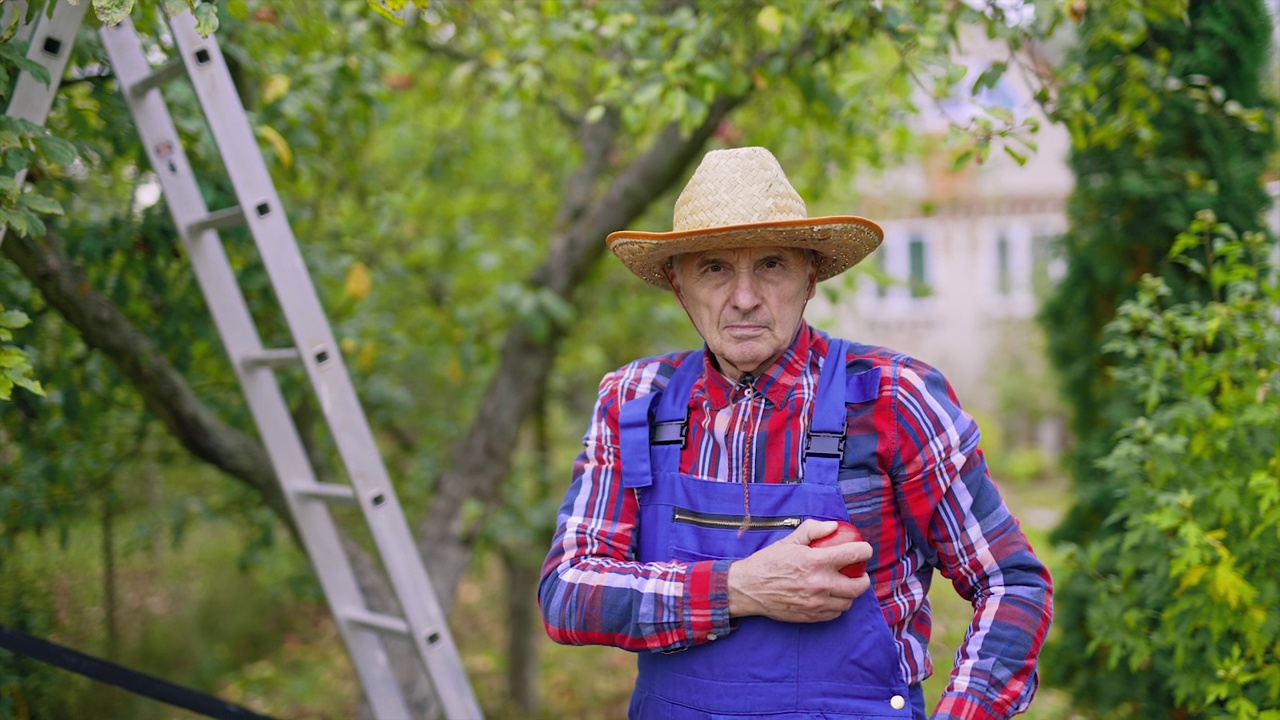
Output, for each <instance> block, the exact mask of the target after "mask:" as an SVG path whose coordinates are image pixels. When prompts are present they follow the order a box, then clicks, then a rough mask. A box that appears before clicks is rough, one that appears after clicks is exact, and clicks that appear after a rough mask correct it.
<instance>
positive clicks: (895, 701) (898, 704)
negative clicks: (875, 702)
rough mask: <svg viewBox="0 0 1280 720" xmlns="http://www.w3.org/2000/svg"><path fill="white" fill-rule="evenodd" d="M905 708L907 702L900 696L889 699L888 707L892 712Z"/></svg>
mask: <svg viewBox="0 0 1280 720" xmlns="http://www.w3.org/2000/svg"><path fill="white" fill-rule="evenodd" d="M906 706H907V701H906V700H905V699H903V697H902V696H901V695H894V696H893V697H891V698H889V707H891V708H893V709H894V710H901V709H902V708H904V707H906Z"/></svg>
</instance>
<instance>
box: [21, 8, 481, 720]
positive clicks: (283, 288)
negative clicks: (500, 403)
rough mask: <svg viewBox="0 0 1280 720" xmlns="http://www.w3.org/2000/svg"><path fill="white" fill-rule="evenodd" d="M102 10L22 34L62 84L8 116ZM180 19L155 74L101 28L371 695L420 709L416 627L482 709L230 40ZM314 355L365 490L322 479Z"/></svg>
mask: <svg viewBox="0 0 1280 720" xmlns="http://www.w3.org/2000/svg"><path fill="white" fill-rule="evenodd" d="M88 5H89V2H88V1H87V0H80V2H79V4H78V5H71V4H70V3H68V2H67V1H66V0H58V2H57V3H56V5H55V7H54V9H53V14H52V17H49V18H46V17H45V16H44V15H43V14H41V15H40V17H39V18H38V19H37V20H36V22H35V23H34V25H35V27H34V29H32V28H24V29H23V30H22V31H21V32H22V33H23V34H24V35H26V34H28V33H29V37H30V38H31V46H30V50H29V52H28V58H29V59H31V60H34V61H35V62H38V63H40V64H41V65H44V66H45V67H46V68H48V69H49V73H50V76H51V81H50V83H49V84H48V85H45V84H43V83H41V82H39V81H38V80H36V79H34V78H33V77H31V76H30V74H29V73H25V72H24V73H22V75H21V76H20V77H19V80H18V84H17V86H16V87H15V91H14V94H13V99H12V102H11V103H10V108H9V110H8V112H9V113H10V114H11V115H13V116H18V117H23V118H25V119H27V120H30V121H32V122H35V123H37V124H43V123H44V121H45V119H46V117H47V114H48V112H49V109H50V107H51V105H52V101H53V97H54V95H55V94H56V92H57V90H58V86H59V84H60V82H61V79H62V75H63V72H64V70H65V67H66V63H67V57H68V56H69V55H70V53H71V47H72V45H73V43H74V41H75V37H76V32H77V30H78V29H79V28H80V25H81V24H82V22H83V20H84V13H85V9H86V8H87V6H88ZM10 7H12V4H10ZM18 11H21V4H19V10H18ZM169 27H170V30H171V31H172V33H173V38H174V43H175V46H176V52H177V54H176V56H175V57H173V58H170V59H169V61H168V62H167V63H165V64H163V65H161V66H160V67H159V68H152V66H151V64H150V63H149V62H148V61H147V59H146V56H145V54H144V48H143V45H142V42H141V39H140V38H139V37H138V34H137V32H136V31H135V29H134V27H133V24H132V23H131V22H130V21H129V20H128V19H126V20H125V21H124V22H121V23H120V24H119V25H116V26H114V27H104V28H102V30H101V31H100V34H101V37H102V42H103V44H104V46H105V47H106V50H107V53H108V55H109V57H110V60H111V67H112V69H113V71H114V73H115V76H116V80H117V82H118V84H119V86H120V90H121V92H122V93H123V94H124V98H125V101H126V103H127V104H128V107H129V110H130V112H131V113H132V115H133V119H134V124H135V125H136V126H137V130H138V134H139V135H140V137H141V139H142V142H143V145H144V146H145V147H146V149H147V155H148V158H149V159H150V161H151V165H152V168H153V169H154V171H155V173H156V176H157V179H158V181H159V183H160V186H161V188H162V190H163V193H164V197H165V200H166V202H167V204H168V207H169V210H170V213H171V214H172V216H173V221H174V225H175V226H176V227H177V229H178V233H179V235H180V236H181V239H182V243H183V246H184V247H185V249H186V251H187V252H188V254H189V255H190V257H191V263H192V266H193V269H194V272H195V276H196V280H197V282H198V284H199V286H200V289H201V292H202V293H203V294H204V298H205V301H206V303H207V304H208V307H209V310H210V312H211V313H212V315H213V319H214V322H215V324H216V326H217V328H218V333H219V335H221V338H222V342H223V345H224V347H225V348H226V350H227V354H228V355H229V356H230V360H231V364H232V366H233V368H234V370H235V373H236V377H237V378H238V380H239V382H240V386H241V389H242V391H243V392H244V395H245V398H246V400H247V403H248V406H249V409H250V412H251V413H252V415H253V419H254V421H255V423H256V425H257V426H258V430H259V433H260V435H261V437H262V440H263V443H264V445H265V447H266V449H267V452H268V454H269V456H270V459H271V463H272V466H273V468H274V469H275V472H276V476H277V477H278V478H279V480H280V482H281V484H282V489H283V491H284V495H285V497H286V498H287V500H288V505H289V510H290V512H291V513H292V514H293V518H294V521H295V523H296V525H297V529H298V533H299V535H300V536H301V539H302V542H303V545H304V546H305V548H306V551H307V554H308V555H309V557H310V560H311V565H312V567H313V568H314V569H315V572H316V575H317V576H318V577H319V579H320V584H321V586H322V588H323V590H324V594H325V597H326V598H327V600H328V603H329V607H330V610H331V611H332V613H333V616H334V618H335V620H336V622H337V626H338V628H339V630H340V632H341V635H342V637H343V640H344V641H345V643H346V646H347V649H348V651H349V652H350V654H351V659H352V661H353V664H354V665H355V668H356V671H357V673H358V674H359V677H360V681H361V684H362V685H363V687H364V692H365V696H366V698H367V700H368V702H369V705H370V707H371V709H372V710H373V713H374V715H375V716H376V717H377V718H380V719H382V720H401V719H402V718H408V717H410V710H409V705H408V702H407V701H406V698H405V697H404V696H403V693H402V691H401V688H400V685H399V683H398V682H397V680H396V676H395V672H394V669H393V668H392V667H391V666H390V661H389V658H388V655H387V653H386V651H385V648H384V645H383V638H382V635H383V634H391V635H401V636H405V637H407V638H408V639H409V640H410V641H411V642H412V643H413V645H414V647H415V648H416V650H417V654H418V655H419V657H420V658H421V660H422V665H421V669H422V670H423V671H424V672H425V673H426V675H427V679H428V680H429V681H430V682H431V685H432V687H433V688H434V690H435V693H436V697H437V699H438V700H439V702H440V706H441V709H442V710H443V711H444V714H445V715H446V717H448V718H452V719H455V720H470V719H472V718H480V717H481V716H482V713H481V711H480V706H479V704H478V703H477V701H476V698H475V695H474V693H473V692H472V689H471V685H470V682H469V681H468V679H467V675H466V671H465V669H464V667H463V665H462V660H461V658H460V656H459V655H458V651H457V647H456V646H455V645H454V642H453V639H452V636H451V635H450V632H449V628H448V624H447V619H446V617H445V615H444V612H443V610H442V608H441V607H440V603H439V601H438V600H437V598H436V596H435V593H434V591H433V590H432V586H431V583H430V581H429V579H428V577H427V572H426V568H425V567H424V566H423V564H422V558H421V556H420V555H419V554H418V551H417V548H416V546H415V545H414V540H413V536H412V534H411V533H410V531H409V525H408V523H407V522H406V521H405V517H404V513H403V511H402V510H401V507H400V503H399V501H398V500H397V498H396V494H395V490H394V488H393V486H392V484H391V480H390V478H389V477H388V475H387V470H386V467H385V465H384V464H383V461H382V457H381V455H380V454H379V452H378V450H377V446H376V445H375V443H374V438H373V434H372V432H371V431H370V429H369V424H368V421H367V420H366V418H365V415H364V411H363V410H362V408H361V406H360V401H359V399H358V398H357V397H356V393H355V389H354V387H353V386H352V384H351V378H350V376H349V375H348V374H347V370H346V367H345V365H344V363H343V360H342V353H341V352H340V351H339V348H338V345H337V343H336V342H335V341H334V337H333V333H332V331H331V329H330V327H329V323H328V320H327V318H326V317H325V314H324V311H323V309H322V308H321V305H320V301H319V299H318V298H317V296H316V292H315V287H314V285H313V284H312V281H311V277H310V275H309V274H308V272H307V268H306V265H305V264H304V263H303V259H302V255H301V253H300V252H299V250H298V244H297V241H296V239H295V238H294V235H293V230H292V229H291V228H290V226H289V221H288V219H287V218H286V217H285V213H284V208H283V207H282V206H281V203H280V197H279V195H278V194H277V192H276V189H275V186H274V184H273V183H272V181H271V176H270V175H269V174H268V172H267V167H266V163H265V162H264V161H263V158H262V153H261V151H260V150H259V148H258V143H257V140H256V139H255V137H254V135H253V132H252V130H251V129H250V127H249V122H248V118H247V116H246V115H245V110H244V106H243V105H242V103H241V101H240V96H239V94H238V93H237V91H236V88H235V85H234V84H233V82H232V79H231V75H230V73H229V72H228V70H227V65H226V62H225V61H224V59H223V56H222V51H221V49H220V48H219V46H218V43H217V40H216V39H215V38H214V37H212V36H210V37H207V38H205V37H201V36H200V34H199V33H197V32H196V21H195V18H194V17H193V16H192V14H191V13H190V12H189V11H188V12H185V13H183V14H181V15H177V16H174V17H172V18H169ZM183 75H186V76H187V77H188V79H189V80H190V82H191V85H192V86H193V87H194V88H195V92H196V95H197V97H198V99H199V101H200V105H201V108H202V110H203V113H204V115H205V119H206V120H207V122H208V124H209V127H210V129H211V131H212V133H213V136H214V139H215V141H216V143H217V146H218V151H219V154H220V155H221V157H222V161H223V163H224V165H225V167H226V170H227V174H228V176H229V177H230V180H231V183H232V185H233V188H234V192H235V196H236V198H237V201H238V203H239V204H238V205H237V206H235V207H229V208H222V209H217V210H214V211H212V212H211V211H210V210H209V209H208V208H207V207H206V205H205V202H204V200H203V198H202V196H201V194H200V192H199V189H198V187H197V184H196V178H195V176H194V175H193V173H192V169H191V166H190V164H189V163H188V160H187V156H186V153H185V152H184V150H183V148H182V144H181V142H180V141H179V138H178V134H177V131H176V130H175V128H174V124H173V119H172V116H171V115H170V113H169V110H168V107H167V105H166V104H165V101H164V98H163V96H162V95H161V92H160V90H161V88H162V87H163V86H164V85H165V84H167V83H169V82H171V81H174V80H176V79H177V78H179V77H181V76H183ZM19 182H21V179H19ZM237 225H246V226H247V227H248V229H249V231H250V233H251V235H252V236H253V240H254V243H255V245H256V246H257V249H258V253H259V255H260V256H261V259H262V262H263V265H264V266H265V268H266V270H267V274H268V276H269V278H270V284H271V287H272V290H273V292H274V293H275V296H276V298H277V299H278V300H279V303H280V306H281V309H282V311H283V315H284V318H285V322H286V324H287V325H288V327H289V330H290V332H291V334H292V337H293V342H294V347H291V348H264V347H263V345H262V341H261V339H260V338H259V335H258V331H257V328H256V326H255V325H254V323H253V320H252V317H251V316H250V314H249V309H248V306H247V304H246V301H245V298H244V295H243V293H242V291H241V290H240V286H239V284H238V282H237V280H236V277H235V274H234V272H233V270H232V268H231V265H230V263H229V262H228V260H227V256H226V253H225V251H224V249H223V246H222V243H221V240H220V238H219V236H218V230H219V229H220V228H227V227H232V226H237ZM0 239H3V235H0ZM298 364H301V365H302V367H303V368H304V369H305V371H306V374H307V377H308V379H309V380H310V383H311V386H312V389H313V390H314V392H315V395H316V398H317V399H318V401H319V404H320V407H321V410H322V412H323V415H324V418H325V420H326V422H327V423H328V427H329V430H330V432H331V434H332V437H333V440H334V442H335V444H336V446H337V449H338V453H339V455H340V456H341V459H342V463H343V467H344V469H345V470H346V475H347V477H348V478H349V479H350V484H341V483H324V482H319V481H317V479H316V474H315V470H314V468H313V467H312V465H311V463H310V461H309V459H308V456H307V453H306V449H305V447H304V445H303V443H302V440H301V438H300V436H299V433H298V430H297V427H296V426H295V425H294V422H293V419H292V417H291V415H290V413H289V409H288V406H287V405H286V403H285V400H284V396H283V394H282V393H281V390H280V386H279V383H278V382H277V380H276V376H275V370H276V369H277V368H280V367H283V366H289V365H298ZM330 503H355V504H358V505H359V507H360V510H361V511H362V514H363V517H364V519H365V522H366V523H367V525H368V529H369V532H370V535H371V536H372V538H373V541H374V545H375V546H376V548H377V553H378V555H379V556H380V558H381V560H382V565H383V567H384V568H385V570H386V572H387V575H388V577H389V578H390V581H391V585H392V586H393V588H394V592H395V596H396V599H397V601H398V603H399V606H400V608H401V612H402V615H403V616H402V617H398V616H392V615H386V614H382V613H375V612H373V611H371V610H370V609H369V608H368V606H367V603H366V600H365V597H364V595H363V593H362V591H361V590H360V588H359V586H358V585H357V582H356V578H355V573H354V570H353V568H352V566H351V564H350V561H349V559H348V558H347V556H346V554H345V553H344V551H343V549H342V545H341V541H340V535H339V532H338V529H337V526H336V525H335V523H334V520H333V517H332V515H331V513H330V509H329V504H330Z"/></svg>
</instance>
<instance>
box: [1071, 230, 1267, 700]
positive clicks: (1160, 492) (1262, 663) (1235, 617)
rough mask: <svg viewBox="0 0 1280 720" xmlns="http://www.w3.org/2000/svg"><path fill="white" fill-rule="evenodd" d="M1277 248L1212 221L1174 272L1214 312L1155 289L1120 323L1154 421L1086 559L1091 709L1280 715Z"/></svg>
mask: <svg viewBox="0 0 1280 720" xmlns="http://www.w3.org/2000/svg"><path fill="white" fill-rule="evenodd" d="M1266 251H1267V246H1266V244H1265V243H1264V241H1263V238H1262V236H1261V235H1259V234H1257V233H1245V234H1244V235H1243V237H1240V238H1237V236H1236V234H1235V232H1234V231H1233V230H1232V229H1231V228H1230V226H1228V225H1226V224H1224V223H1219V222H1217V221H1216V219H1215V217H1214V215H1213V213H1212V212H1210V211H1204V212H1202V213H1200V214H1199V215H1198V216H1197V218H1196V220H1195V221H1194V222H1193V223H1192V225H1191V229H1190V231H1189V232H1187V233H1184V234H1182V235H1180V236H1179V238H1178V241H1177V243H1176V245H1175V247H1174V250H1173V252H1172V258H1173V259H1174V260H1175V261H1178V262H1179V263H1180V264H1182V265H1184V266H1187V267H1190V268H1191V270H1192V272H1193V274H1194V275H1195V276H1196V277H1198V278H1200V279H1201V280H1203V281H1204V282H1205V283H1206V285H1207V286H1208V287H1209V288H1210V290H1211V295H1212V299H1210V300H1206V301H1190V302H1177V301H1176V300H1174V293H1173V290H1172V289H1171V288H1170V287H1169V285H1168V283H1166V282H1165V281H1164V280H1163V279H1161V278H1159V277H1155V276H1152V275H1146V276H1144V278H1143V279H1142V281H1141V283H1140V289H1139V291H1138V293H1137V295H1136V297H1135V298H1134V299H1132V300H1130V301H1127V302H1125V303H1124V304H1123V305H1122V306H1121V307H1120V309H1119V311H1118V313H1117V316H1116V319H1115V320H1114V321H1113V322H1111V323H1110V324H1109V325H1108V327H1107V335H1106V342H1105V345H1104V351H1105V352H1107V353H1108V354H1109V355H1110V356H1111V357H1112V358H1113V359H1114V360H1115V363H1116V366H1115V370H1114V375H1115V378H1116V381H1117V382H1119V383H1123V384H1125V385H1127V386H1129V387H1131V388H1133V389H1134V391H1135V394H1136V395H1137V396H1138V397H1139V398H1140V399H1141V411H1140V414H1139V415H1138V416H1136V417H1134V418H1132V419H1131V420H1129V421H1128V422H1126V423H1124V425H1123V426H1122V427H1121V429H1120V432H1119V433H1118V435H1117V439H1116V441H1115V445H1114V447H1113V448H1112V450H1111V452H1110V453H1108V454H1107V455H1106V456H1105V457H1104V458H1102V459H1101V460H1100V461H1099V463H1098V468H1099V470H1100V472H1101V473H1102V474H1103V475H1104V476H1105V477H1107V478H1108V481H1109V483H1110V485H1109V490H1108V495H1109V497H1110V498H1111V499H1112V511H1111V512H1110V514H1109V515H1108V516H1107V518H1106V527H1107V528H1109V529H1110V532H1108V533H1106V534H1105V535H1103V536H1101V537H1100V538H1099V539H1098V540H1097V541H1095V542H1093V543H1091V544H1089V545H1085V546H1081V547H1077V548H1076V549H1075V551H1074V552H1073V554H1072V555H1071V564H1072V566H1073V569H1074V572H1073V576H1072V577H1073V581H1074V582H1073V585H1074V587H1073V588H1072V592H1080V593H1082V594H1083V595H1087V596H1088V597H1089V602H1088V605H1087V609H1086V610H1085V621H1084V626H1085V628H1086V629H1087V631H1088V638H1089V639H1088V648H1087V651H1088V660H1089V662H1090V663H1091V666H1092V674H1090V675H1089V676H1087V677H1086V682H1089V681H1091V682H1092V683H1094V684H1093V685H1091V686H1090V687H1092V688H1093V690H1094V692H1093V693H1091V694H1088V695H1086V694H1084V693H1078V694H1077V697H1078V698H1080V699H1081V700H1085V701H1086V704H1088V705H1089V706H1092V707H1094V708H1095V709H1099V710H1103V711H1109V712H1113V713H1118V714H1119V715H1120V716H1125V717H1156V716H1159V717H1168V716H1174V715H1176V714H1177V713H1178V712H1185V713H1189V714H1190V715H1191V716H1194V717H1212V718H1236V719H1238V720H1245V719H1246V718H1276V717H1280V616H1277V614H1276V612H1277V611H1276V609H1277V608H1278V607H1280V579H1277V576H1276V574H1275V567H1276V564H1277V562H1280V529H1278V528H1280V324H1277V318H1278V317H1280V285H1277V281H1276V277H1275V275H1274V274H1273V273H1272V272H1271V271H1270V270H1269V269H1268V268H1267V267H1266V265H1265V264H1264V258H1265V253H1266ZM1107 675H1112V676H1114V677H1117V678H1119V679H1120V680H1122V681H1128V682H1129V683H1130V684H1128V685H1126V690H1125V691H1124V692H1120V691H1118V690H1113V689H1112V687H1113V686H1112V683H1109V682H1104V677H1105V676H1107Z"/></svg>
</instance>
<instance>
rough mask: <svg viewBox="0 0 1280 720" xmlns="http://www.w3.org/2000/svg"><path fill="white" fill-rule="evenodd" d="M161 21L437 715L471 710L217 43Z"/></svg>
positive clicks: (475, 707)
mask: <svg viewBox="0 0 1280 720" xmlns="http://www.w3.org/2000/svg"><path fill="white" fill-rule="evenodd" d="M170 27H171V28H172V29H173V33H174V38H175V40H176V42H177V45H178V48H179V51H180V52H182V55H183V60H184V62H186V64H187V68H188V74H189V76H190V78H191V82H192V85H193V86H194V87H195V89H196V95H197V97H198V98H199V99H200V102H201V105H202V106H203V107H204V110H205V115H206V117H207V118H208V120H209V125H210V129H211V130H212V132H213V135H214V139H215V141H216V142H217V145H218V147H219V148H220V150H221V153H222V156H223V161H224V164H225V165H226V168H227V173H228V175H229V176H230V177H231V180H232V184H233V185H234V186H235V190H236V195H237V197H238V198H239V200H240V205H241V207H242V208H244V212H245V217H246V220H247V224H248V226H249V229H250V231H251V232H252V234H253V236H254V239H255V242H256V243H257V245H258V251H259V255H260V256H261V257H262V260H263V264H264V265H265V266H266V269H267V273H268V276H269V277H270V279H271V281H272V285H273V287H274V288H275V289H276V296H277V298H278V300H279V302H280V305H281V309H282V310H283V312H284V315H285V320H286V322H287V324H288V325H289V327H290V329H291V331H292V332H293V335H294V340H295V342H296V344H297V346H298V348H299V351H300V353H301V354H302V356H303V365H304V367H305V368H306V370H307V373H308V375H309V376H310V378H311V382H312V385H313V386H314V388H315V390H316V395H317V397H318V398H319V401H320V406H321V409H322V411H323V414H324V416H325V419H326V420H327V422H328V425H329V429H330V434H331V435H332V437H333V439H334V442H335V444H336V445H337V447H338V451H339V454H340V455H341V457H342V460H343V462H344V466H345V467H346V470H347V473H348V476H349V477H350V479H351V483H352V485H353V486H355V488H356V490H357V493H358V496H359V502H360V505H361V508H362V509H363V511H364V513H365V517H366V518H367V519H368V523H369V529H370V532H371V534H372V536H373V539H374V542H375V544H376V545H377V547H378V550H379V553H380V555H381V556H382V560H383V564H384V567H385V568H386V570H387V574H388V576H389V578H390V580H391V583H392V585H393V586H394V588H395V590H396V594H397V596H398V598H399V599H400V605H401V612H402V613H403V614H404V616H405V619H406V620H407V621H408V623H409V626H410V627H411V628H412V629H413V634H412V640H413V642H414V644H415V645H416V646H417V649H418V651H419V654H420V655H421V657H422V658H423V660H424V662H425V663H426V664H427V667H428V669H429V671H430V672H429V675H430V677H431V680H432V683H433V685H434V687H435V690H436V693H437V695H438V697H439V699H440V701H441V704H442V705H443V707H444V710H445V713H446V715H447V716H449V717H451V718H468V719H469V718H475V717H479V716H480V713H481V711H480V707H479V703H478V702H477V701H476V699H475V696H474V694H473V692H472V690H471V685H470V682H469V681H468V679H467V676H466V673H465V670H464V668H463V665H462V660H461V656H460V655H459V653H458V651H457V648H456V646H455V645H454V642H453V639H452V636H451V633H450V632H449V628H448V622H447V619H446V618H445V616H444V613H443V610H442V608H441V607H440V604H439V601H438V600H437V598H436V596H435V593H434V590H433V588H432V586H431V583H430V581H429V579H428V576H427V572H426V568H425V567H424V566H423V564H422V560H421V556H420V555H419V554H418V551H417V546H416V544H415V542H414V539H413V535H412V533H411V532H410V530H409V526H408V524H407V522H406V521H405V518H404V513H403V511H402V509H401V507H400V504H399V500H398V498H397V497H396V493H395V489H394V486H393V485H392V483H391V480H390V477H389V476H388V474H387V470H386V467H385V465H384V464H383V461H382V457H381V455H380V454H379V452H378V449H377V444H376V443H375V441H374V438H373V433H372V431H371V430H370V428H369V424H368V421H367V419H366V418H365V415H364V412H363V410H362V408H361V406H360V401H359V399H358V398H357V396H356V393H355V388H354V386H353V385H352V383H351V379H350V376H349V375H348V373H347V371H346V368H345V364H344V362H343V359H342V355H341V353H340V352H339V351H338V347H337V344H336V342H335V340H334V338H333V334H332V330H331V328H330V327H329V323H328V320H327V318H326V317H325V315H324V312H323V310H322V308H321V305H320V301H319V298H318V297H317V294H316V291H315V286H314V285H313V283H312V281H311V277H310V275H309V273H308V271H307V269H306V265H305V264H304V262H303V259H302V255H301V253H300V251H299V249H298V245H297V240H296V238H295V237H294V235H293V230H292V228H291V227H290V226H289V223H288V220H287V218H286V217H285V214H284V210H283V207H282V206H281V203H280V198H279V194H278V193H277V191H276V189H275V186H274V184H273V183H272V182H271V177H270V174H269V173H268V171H267V167H266V163H265V162H264V161H263V158H262V154H261V152H260V151H259V149H258V144H257V139H256V138H255V137H254V134H253V132H252V130H251V128H250V127H249V123H248V119H247V116H246V114H245V111H244V106H243V104H242V103H241V101H240V97H239V95H238V94H237V92H236V90H235V86H234V84H233V83H232V81H231V77H230V74H229V73H228V71H227V69H226V64H225V61H224V60H223V58H222V53H221V49H220V48H219V46H218V44H217V41H216V39H215V38H213V37H209V38H204V37H201V36H200V34H199V33H197V32H196V30H195V19H194V17H193V16H192V15H191V14H190V13H183V14H181V15H178V16H175V17H173V18H171V19H170Z"/></svg>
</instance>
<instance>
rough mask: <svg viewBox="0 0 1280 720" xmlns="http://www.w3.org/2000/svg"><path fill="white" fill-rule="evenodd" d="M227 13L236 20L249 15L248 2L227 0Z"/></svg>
mask: <svg viewBox="0 0 1280 720" xmlns="http://www.w3.org/2000/svg"><path fill="white" fill-rule="evenodd" d="M227 14H228V15H230V16H231V17H233V18H235V19H237V20H244V19H245V18H247V17H249V3H247V2H245V0H227Z"/></svg>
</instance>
